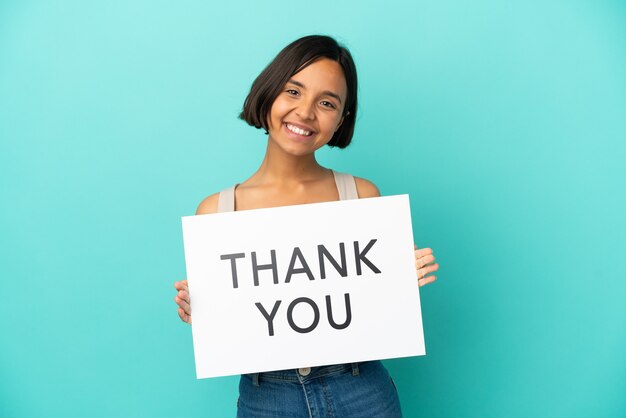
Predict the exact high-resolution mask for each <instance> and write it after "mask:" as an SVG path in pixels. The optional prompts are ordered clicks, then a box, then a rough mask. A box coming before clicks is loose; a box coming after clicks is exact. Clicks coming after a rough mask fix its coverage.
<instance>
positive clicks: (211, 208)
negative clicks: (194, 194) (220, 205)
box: [196, 193, 220, 215]
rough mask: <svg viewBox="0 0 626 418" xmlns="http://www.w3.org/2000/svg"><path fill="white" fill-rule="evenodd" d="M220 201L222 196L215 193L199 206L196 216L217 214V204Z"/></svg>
mask: <svg viewBox="0 0 626 418" xmlns="http://www.w3.org/2000/svg"><path fill="white" fill-rule="evenodd" d="M219 199H220V194H219V193H215V194H212V195H211V196H209V197H207V198H206V199H204V200H203V201H202V202H200V204H199V205H198V209H196V215H205V214H207V213H216V212H217V202H218V201H219Z"/></svg>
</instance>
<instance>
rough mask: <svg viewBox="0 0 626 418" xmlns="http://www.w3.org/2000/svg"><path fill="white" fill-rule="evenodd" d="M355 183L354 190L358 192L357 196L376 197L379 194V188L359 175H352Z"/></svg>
mask: <svg viewBox="0 0 626 418" xmlns="http://www.w3.org/2000/svg"><path fill="white" fill-rule="evenodd" d="M354 181H355V183H356V191H357V193H358V194H359V198H360V199H363V198H366V197H378V196H380V190H378V187H376V185H375V184H374V183H372V182H371V181H369V180H366V179H363V178H361V177H354Z"/></svg>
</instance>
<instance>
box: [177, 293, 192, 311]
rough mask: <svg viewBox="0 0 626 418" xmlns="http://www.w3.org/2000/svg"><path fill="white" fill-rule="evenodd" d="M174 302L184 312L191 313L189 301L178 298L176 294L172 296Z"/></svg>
mask: <svg viewBox="0 0 626 418" xmlns="http://www.w3.org/2000/svg"><path fill="white" fill-rule="evenodd" d="M174 302H176V304H177V305H178V306H180V307H181V308H182V309H183V311H185V313H187V314H191V306H190V305H189V302H187V301H186V300H183V299H181V298H179V297H178V296H176V297H175V298H174Z"/></svg>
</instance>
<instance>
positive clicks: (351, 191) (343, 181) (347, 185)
mask: <svg viewBox="0 0 626 418" xmlns="http://www.w3.org/2000/svg"><path fill="white" fill-rule="evenodd" d="M333 175H334V176H335V183H336V184H337V191H338V192H339V200H349V199H358V198H359V194H358V193H357V191H356V182H355V181H354V177H353V176H352V175H351V174H348V173H338V172H336V171H334V170H333Z"/></svg>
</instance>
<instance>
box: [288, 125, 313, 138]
mask: <svg viewBox="0 0 626 418" xmlns="http://www.w3.org/2000/svg"><path fill="white" fill-rule="evenodd" d="M285 126H286V127H287V129H289V130H290V131H291V132H293V133H294V134H298V135H302V136H311V135H313V132H311V131H307V130H306V129H302V128H298V127H297V126H295V125H292V124H290V123H285Z"/></svg>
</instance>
